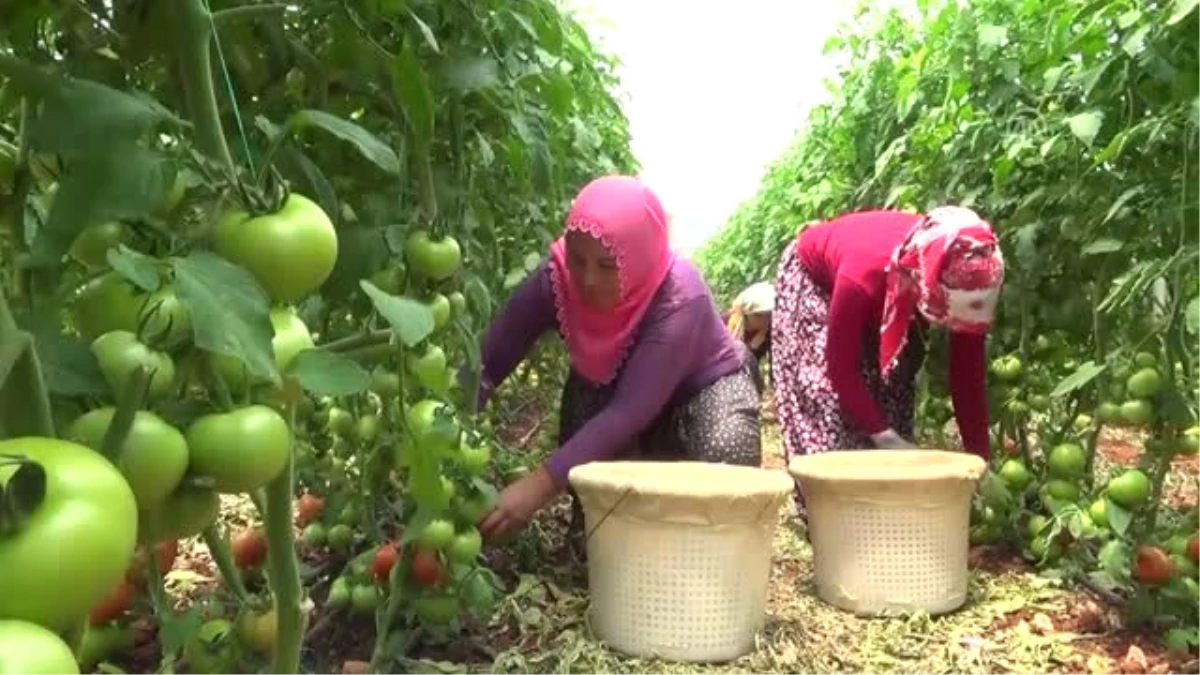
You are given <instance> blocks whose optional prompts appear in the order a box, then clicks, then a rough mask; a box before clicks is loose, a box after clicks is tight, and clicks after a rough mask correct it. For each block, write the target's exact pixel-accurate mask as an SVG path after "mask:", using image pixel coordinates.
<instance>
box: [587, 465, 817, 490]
mask: <svg viewBox="0 0 1200 675" xmlns="http://www.w3.org/2000/svg"><path fill="white" fill-rule="evenodd" d="M567 480H568V481H569V482H570V483H571V486H572V487H573V488H575V489H576V490H581V489H582V490H596V489H603V490H623V491H627V492H628V493H630V494H631V495H645V496H662V497H689V498H699V499H703V498H711V497H718V498H719V497H754V496H764V497H765V496H776V495H782V494H786V493H787V492H789V491H791V490H792V488H793V486H794V485H795V483H794V482H793V481H792V479H791V477H790V476H788V475H787V473H786V472H784V471H780V470H777V469H764V468H761V467H753V466H740V465H735V464H721V463H717V462H699V461H688V460H681V461H643V460H618V461H596V462H588V463H587V464H581V465H579V466H576V467H574V468H573V469H571V471H570V473H568V475H567Z"/></svg>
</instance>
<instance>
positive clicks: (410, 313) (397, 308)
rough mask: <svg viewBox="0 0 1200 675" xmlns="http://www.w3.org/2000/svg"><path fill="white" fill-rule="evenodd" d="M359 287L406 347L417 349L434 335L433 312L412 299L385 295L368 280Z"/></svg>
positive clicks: (364, 280)
mask: <svg viewBox="0 0 1200 675" xmlns="http://www.w3.org/2000/svg"><path fill="white" fill-rule="evenodd" d="M359 285H361V286H362V289H363V291H364V292H366V294H367V296H368V297H369V298H371V302H372V303H373V304H374V305H375V309H376V311H378V312H379V315H380V316H382V317H383V318H384V319H385V320H386V321H387V322H388V323H389V324H390V325H391V327H392V331H393V332H394V333H395V334H396V337H398V338H400V342H402V343H404V345H405V346H407V347H415V346H416V345H417V344H418V343H419V342H421V340H424V339H425V338H427V337H429V335H430V334H431V333H433V310H431V309H429V308H428V307H426V306H425V305H423V304H421V303H420V302H417V301H416V300H413V299H412V298H405V297H402V296H398V295H391V294H389V293H385V292H384V291H381V290H380V289H379V287H378V286H376V285H375V284H373V283H371V282H370V280H368V279H363V280H362V281H360V282H359Z"/></svg>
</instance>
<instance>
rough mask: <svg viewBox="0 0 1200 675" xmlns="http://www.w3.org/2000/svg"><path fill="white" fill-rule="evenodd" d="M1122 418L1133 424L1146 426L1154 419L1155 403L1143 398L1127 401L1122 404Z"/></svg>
mask: <svg viewBox="0 0 1200 675" xmlns="http://www.w3.org/2000/svg"><path fill="white" fill-rule="evenodd" d="M1121 419H1123V420H1124V421H1125V422H1126V423H1127V424H1129V425H1131V426H1135V427H1142V426H1146V425H1147V424H1150V422H1151V421H1153V420H1154V405H1153V404H1152V403H1150V402H1149V401H1147V400H1145V399H1141V398H1135V399H1130V400H1128V401H1125V402H1124V403H1122V404H1121Z"/></svg>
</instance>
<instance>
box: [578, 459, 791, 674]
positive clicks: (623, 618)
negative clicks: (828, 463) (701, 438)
mask: <svg viewBox="0 0 1200 675" xmlns="http://www.w3.org/2000/svg"><path fill="white" fill-rule="evenodd" d="M569 478H570V482H571V485H572V487H574V489H575V491H576V493H577V494H578V495H579V500H580V502H581V505H582V507H583V512H584V521H585V524H586V527H587V531H588V532H589V533H590V537H589V539H588V543H587V555H588V581H589V585H590V591H591V610H590V612H591V613H590V620H591V624H592V630H593V631H594V633H595V635H596V637H597V638H599V639H601V640H603V641H604V642H606V643H607V644H608V645H609V646H610V647H612V648H613V649H616V650H618V651H621V652H624V653H626V654H631V655H635V656H641V657H647V658H662V659H667V660H672V661H696V662H706V661H707V662H715V661H727V660H730V659H734V658H737V657H738V656H741V655H743V654H745V653H747V652H748V651H750V650H751V649H752V648H753V646H754V638H755V635H756V634H757V632H758V631H759V629H761V628H762V625H763V621H764V617H765V612H766V600H767V584H768V580H769V576H770V567H771V552H772V540H773V539H774V535H775V529H776V526H777V524H778V519H779V509H780V507H782V506H783V504H784V503H785V501H786V498H787V495H788V493H789V492H790V491H791V489H792V487H793V482H792V480H791V479H790V478H789V477H788V476H787V474H785V473H783V472H779V471H768V470H764V469H758V468H752V467H743V466H732V465H725V464H710V463H702V462H646V461H634V462H593V463H590V464H586V465H583V466H579V467H576V468H575V469H573V470H572V471H571V474H570V477H569Z"/></svg>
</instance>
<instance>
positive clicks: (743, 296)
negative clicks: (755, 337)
mask: <svg viewBox="0 0 1200 675" xmlns="http://www.w3.org/2000/svg"><path fill="white" fill-rule="evenodd" d="M773 311H775V285H774V284H771V283H769V282H766V281H760V282H758V283H756V284H752V285H750V286H749V287H748V288H746V289H745V290H743V291H742V292H741V293H738V296H737V297H736V298H734V299H733V305H732V307H730V311H729V320H728V321H727V322H726V323H725V328H727V329H728V330H729V334H730V335H732V336H733V337H734V339H736V340H744V339H745V337H746V315H748V314H761V313H764V312H773Z"/></svg>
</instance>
